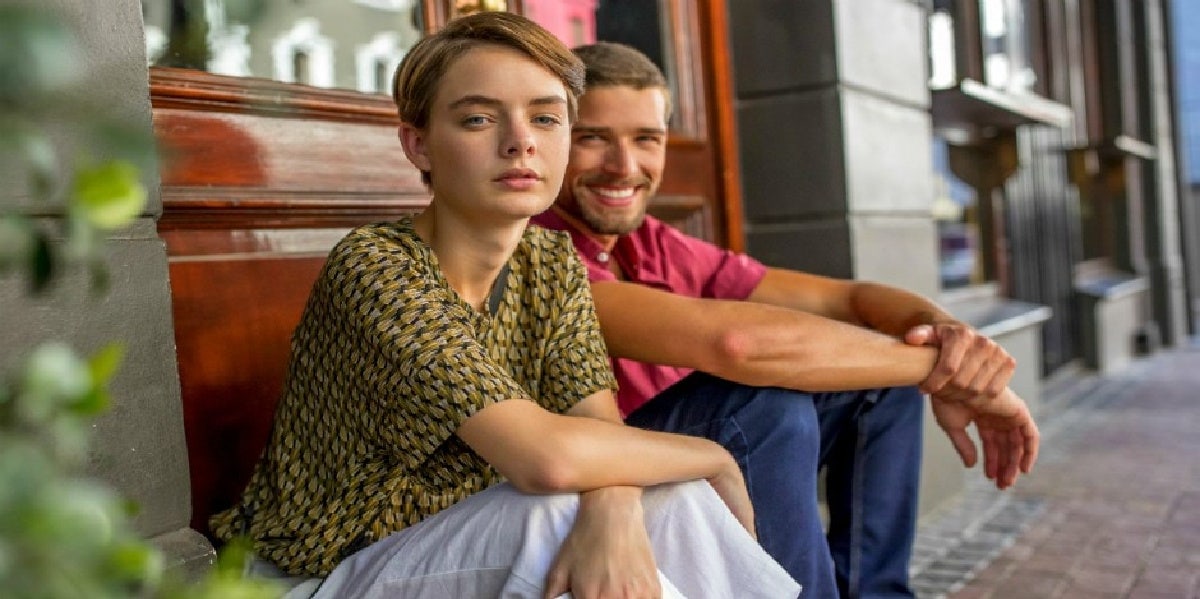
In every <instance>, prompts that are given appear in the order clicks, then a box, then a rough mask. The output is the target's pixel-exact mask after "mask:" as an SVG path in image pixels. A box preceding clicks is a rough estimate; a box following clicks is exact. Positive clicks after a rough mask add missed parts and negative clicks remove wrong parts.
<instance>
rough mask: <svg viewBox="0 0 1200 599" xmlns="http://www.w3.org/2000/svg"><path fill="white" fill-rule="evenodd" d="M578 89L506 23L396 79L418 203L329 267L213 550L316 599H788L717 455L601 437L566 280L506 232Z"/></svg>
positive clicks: (601, 367)
mask: <svg viewBox="0 0 1200 599" xmlns="http://www.w3.org/2000/svg"><path fill="white" fill-rule="evenodd" d="M582 81H583V68H582V65H581V64H580V63H579V61H578V59H576V58H575V57H574V56H573V55H572V54H571V53H570V51H569V50H568V49H567V48H566V47H564V46H563V45H562V44H561V43H560V42H558V41H557V40H556V39H555V38H554V37H553V36H551V35H550V34H549V33H547V32H546V31H545V30H543V29H541V28H540V27H538V26H537V25H535V24H533V23H532V22H530V21H528V20H526V19H524V18H522V17H519V16H516V15H512V14H508V13H483V14H479V15H475V16H471V17H465V18H462V19H459V20H456V21H454V22H452V23H450V24H449V25H448V26H447V27H446V28H445V29H443V30H442V31H441V32H439V33H437V34H435V35H433V36H431V37H429V38H426V39H424V40H422V41H421V42H420V43H418V44H417V45H416V46H415V47H414V48H413V49H412V50H411V51H410V52H409V54H408V55H407V56H406V57H405V59H404V61H403V62H402V64H401V65H400V68H399V70H398V71H397V76H396V83H395V97H396V102H397V105H398V106H399V110H400V118H401V121H402V123H403V124H402V125H401V127H400V140H401V142H402V145H403V147H404V151H405V154H406V156H407V157H408V159H409V160H410V161H412V163H413V164H414V165H416V167H417V168H418V169H420V170H421V172H422V174H423V177H424V179H425V181H426V183H427V184H428V185H429V186H430V188H431V189H432V191H433V200H432V202H431V203H430V206H429V208H428V209H426V210H425V211H424V212H422V213H421V214H419V215H417V216H415V217H413V218H411V219H402V220H400V221H397V222H390V223H381V224H376V225H371V226H366V227H362V228H359V229H357V230H355V231H353V232H351V233H350V234H349V235H348V236H347V237H346V238H344V239H343V240H342V241H341V242H339V243H338V245H337V246H336V247H335V248H334V249H333V251H332V252H331V253H330V255H329V259H328V261H327V264H326V266H325V268H324V270H323V271H322V273H321V276H320V277H319V279H318V281H317V283H316V285H315V286H314V288H313V292H312V296H311V297H310V299H309V301H308V305H307V307H306V308H305V312H304V315H303V317H302V319H301V323H300V325H299V326H298V328H297V330H296V332H295V335H294V337H293V341H292V357H291V363H290V366H289V372H288V377H287V382H286V384H285V390H284V395H283V398H282V399H281V402H280V406H279V409H278V412H277V414H276V417H275V426H274V430H273V431H272V435H271V439H270V441H269V444H268V447H267V450H266V451H265V453H264V455H263V457H262V459H261V460H260V462H259V464H258V467H257V468H256V471H255V474H254V477H253V478H252V480H251V482H250V484H249V486H248V488H247V490H246V492H245V494H244V496H243V500H242V502H241V504H240V505H238V506H236V507H235V508H233V509H231V510H229V511H228V512H225V513H222V514H219V515H218V516H216V517H214V519H213V530H214V531H215V532H216V534H217V535H218V536H219V537H221V538H224V539H228V538H231V537H232V536H235V535H238V534H248V535H249V536H250V537H251V538H252V539H253V541H254V543H255V549H256V551H257V553H258V554H259V555H260V556H262V557H264V558H266V559H269V560H270V561H271V562H273V563H274V564H276V565H277V566H278V567H279V568H281V569H282V570H284V571H285V572H287V573H289V574H292V575H305V576H328V578H327V579H326V580H325V582H324V583H323V584H322V586H321V588H320V589H319V590H318V596H321V597H360V596H365V597H464V598H465V597H497V596H504V597H510V596H513V597H540V596H547V597H553V596H556V595H559V594H560V593H563V592H566V591H568V590H570V591H571V592H572V593H573V595H574V596H575V597H596V596H612V595H614V594H616V595H619V596H630V597H657V596H660V595H663V594H665V595H666V596H677V595H672V593H678V592H682V593H683V594H684V595H687V596H692V597H732V596H738V597H756V596H757V597H788V596H795V595H796V594H797V593H798V591H799V587H798V586H797V585H796V584H795V582H793V581H792V580H791V579H790V578H789V577H788V576H787V574H786V573H785V572H784V571H783V570H782V569H781V568H780V567H779V566H778V565H777V564H776V563H775V562H773V561H772V560H771V559H770V557H769V556H767V555H766V554H765V553H764V552H763V551H762V550H761V549H760V548H759V547H758V545H757V544H756V543H755V542H754V540H753V537H752V536H751V535H752V533H753V530H754V524H753V514H752V512H751V509H750V502H749V498H748V497H747V494H746V490H745V485H744V483H743V481H742V479H741V475H740V473H739V470H738V467H737V464H736V463H734V461H733V459H732V458H731V457H730V455H729V454H728V453H727V452H726V451H725V450H724V449H723V448H722V447H721V446H719V445H717V444H716V443H713V442H711V441H708V440H705V439H701V438H696V437H686V436H677V435H670V434H663V433H653V432H646V431H640V430H636V429H632V428H629V427H626V426H624V425H623V424H622V423H621V421H620V418H619V415H618V412H617V408H616V404H615V401H614V399H613V387H614V382H613V378H612V374H611V372H610V371H609V365H608V358H607V355H606V352H605V348H604V343H603V340H602V338H601V336H600V333H599V328H598V326H597V323H596V317H595V314H594V310H593V307H592V304H591V296H590V293H589V291H588V283H587V277H586V274H585V272H584V269H583V266H582V264H581V263H579V262H578V260H577V259H576V258H575V254H574V249H573V248H572V246H571V242H570V240H569V239H568V238H567V237H566V236H565V235H560V234H557V233H551V232H548V231H545V230H542V229H539V228H536V227H529V228H527V227H526V225H527V223H528V220H529V218H530V217H531V216H533V215H535V214H538V213H539V212H541V211H543V210H545V209H546V208H547V207H548V206H549V205H550V204H551V203H552V202H553V201H554V198H555V196H556V194H557V192H558V189H559V186H560V185H561V182H562V176H563V172H564V170H565V168H566V162H567V155H568V149H569V145H570V127H571V122H572V120H573V118H574V114H575V101H576V97H577V96H578V94H579V93H580V92H581V88H582ZM505 481H507V482H505ZM682 481H694V482H685V483H682V484H667V483H676V482H682ZM705 481H707V482H705ZM644 488H645V489H646V492H645V493H644V494H643V489H644ZM747 531H749V533H750V534H748V532H747ZM331 572H332V574H331ZM672 583H673V584H672Z"/></svg>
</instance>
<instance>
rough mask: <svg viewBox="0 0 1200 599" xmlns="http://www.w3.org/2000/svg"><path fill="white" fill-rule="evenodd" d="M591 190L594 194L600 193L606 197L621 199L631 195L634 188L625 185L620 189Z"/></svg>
mask: <svg viewBox="0 0 1200 599" xmlns="http://www.w3.org/2000/svg"><path fill="white" fill-rule="evenodd" d="M592 191H594V192H596V195H601V196H604V197H606V198H612V199H614V200H623V199H625V198H628V197H631V196H633V192H634V188H632V187H625V188H622V189H598V188H592Z"/></svg>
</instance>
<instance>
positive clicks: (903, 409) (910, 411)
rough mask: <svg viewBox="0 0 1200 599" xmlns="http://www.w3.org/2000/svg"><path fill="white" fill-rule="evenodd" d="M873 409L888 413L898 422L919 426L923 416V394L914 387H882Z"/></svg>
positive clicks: (877, 411)
mask: <svg viewBox="0 0 1200 599" xmlns="http://www.w3.org/2000/svg"><path fill="white" fill-rule="evenodd" d="M876 404H877V405H876V406H875V408H874V411H875V412H876V413H884V414H888V415H890V417H891V419H893V420H895V421H897V422H898V423H903V424H908V425H912V426H918V427H919V426H920V425H921V422H922V420H923V419H924V416H925V395H924V394H923V393H921V390H920V389H918V388H916V387H912V386H909V387H891V388H888V389H884V390H883V393H882V394H881V395H880V397H879V400H878V401H877V402H876Z"/></svg>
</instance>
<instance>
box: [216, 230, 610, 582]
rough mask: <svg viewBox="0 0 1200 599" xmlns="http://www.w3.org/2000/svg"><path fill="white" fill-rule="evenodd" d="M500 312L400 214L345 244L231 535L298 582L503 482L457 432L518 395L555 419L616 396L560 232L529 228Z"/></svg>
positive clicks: (222, 534)
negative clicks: (462, 282) (589, 400)
mask: <svg viewBox="0 0 1200 599" xmlns="http://www.w3.org/2000/svg"><path fill="white" fill-rule="evenodd" d="M508 267H509V269H510V270H509V274H508V277H507V279H506V280H505V281H504V282H503V283H504V285H505V288H504V290H503V295H502V296H501V299H500V303H499V305H498V307H497V309H496V310H495V313H494V314H488V313H485V312H479V311H476V310H474V309H472V308H471V306H469V305H468V304H467V303H466V302H464V301H462V300H461V299H460V298H459V297H458V295H457V293H455V292H454V291H453V290H452V289H451V288H450V286H449V285H448V284H447V283H446V280H445V279H444V278H443V276H442V273H441V269H440V268H439V267H438V262H437V258H436V257H435V256H434V254H433V252H432V251H430V249H429V247H428V246H427V245H425V243H424V242H423V241H421V239H420V238H419V237H418V236H417V235H416V234H415V233H414V232H413V229H412V222H411V220H409V219H403V220H401V221H399V222H394V223H383V224H376V225H370V226H366V227H361V228H359V229H357V230H355V231H352V232H351V233H350V234H349V235H347V236H346V237H345V238H344V239H342V240H341V241H340V242H339V243H338V244H337V246H336V247H334V249H333V251H332V252H330V255H329V259H328V261H327V262H326V264H325V268H324V270H322V272H321V275H320V277H319V278H318V279H317V282H316V284H315V285H314V287H313V291H312V295H311V296H310V297H309V300H308V305H307V306H306V307H305V309H304V315H303V316H302V317H301V320H300V324H299V326H298V327H297V328H296V331H295V333H294V335H293V336H292V354H291V361H290V364H289V366H288V374H287V380H286V382H285V384H284V391H283V397H282V398H281V400H280V404H279V408H278V410H277V411H276V414H275V423H274V428H273V429H272V431H271V438H270V440H269V442H268V444H267V448H266V450H265V451H264V453H263V456H262V458H261V459H260V460H259V462H258V464H257V466H256V468H255V471H254V475H253V477H252V478H251V480H250V483H249V485H248V486H247V488H246V490H245V492H244V494H243V497H242V501H241V503H240V504H239V505H238V506H236V507H234V508H232V509H230V510H228V511H226V512H223V513H220V514H218V515H216V516H214V517H213V519H212V521H211V524H212V529H213V532H214V533H215V534H216V535H217V536H218V537H219V538H221V539H225V540H228V539H230V538H231V537H233V536H235V535H239V534H248V535H249V536H250V537H251V538H252V539H253V541H254V547H255V550H256V552H257V553H258V554H259V555H260V556H262V557H264V558H267V559H270V560H271V561H273V562H275V563H276V564H277V565H278V566H279V567H280V568H282V569H283V570H284V571H286V572H288V573H291V574H294V575H321V576H323V575H326V574H328V573H329V572H330V571H331V570H332V569H333V568H334V567H335V566H336V565H337V564H338V562H339V561H341V560H342V559H343V558H344V557H346V556H347V555H349V554H350V553H352V552H354V551H356V550H358V549H361V548H362V547H365V546H366V545H368V544H370V543H371V542H374V541H376V540H379V539H381V538H383V537H384V536H386V535H388V534H389V533H392V532H395V531H397V530H400V529H403V528H405V527H407V526H412V525H413V524H416V523H418V522H420V521H421V520H423V519H424V518H426V517H428V516H431V515H433V514H435V513H437V512H439V511H441V510H443V509H446V508H448V507H450V506H451V505H454V504H455V503H457V502H458V501H461V500H462V499H464V498H466V497H468V496H469V495H471V494H473V493H478V492H479V491H482V490H483V489H486V488H487V487H489V486H491V485H493V484H495V483H497V482H500V481H501V480H502V477H501V476H500V474H499V473H498V472H496V470H495V469H494V468H492V467H491V466H489V465H488V464H487V463H486V462H484V461H483V459H481V458H480V457H479V456H478V455H476V454H475V453H474V452H473V451H472V450H471V449H470V448H469V447H468V446H467V445H466V444H465V443H463V442H462V440H460V439H459V438H458V437H456V436H454V431H455V430H457V429H458V427H459V425H460V424H462V422H463V421H464V420H466V419H467V418H468V417H470V416H471V415H473V414H475V413H476V412H478V411H479V410H481V409H482V408H484V407H485V406H487V405H489V404H491V403H494V402H499V401H503V400H506V399H512V398H527V399H531V400H533V401H536V402H537V403H538V404H539V405H541V406H542V407H544V408H546V409H547V410H550V411H553V412H557V413H562V412H565V411H567V410H568V409H570V408H571V406H572V405H574V404H575V403H576V402H578V401H579V400H581V399H583V398H584V397H587V396H588V395H591V394H593V393H596V392H598V391H600V390H603V389H611V388H614V387H615V382H614V380H613V377H612V373H611V371H610V369H609V363H608V358H607V355H606V352H605V347H604V341H603V338H602V337H601V336H600V329H599V326H598V324H597V322H596V315H595V310H594V308H593V306H592V301H591V292H590V289H589V287H588V282H587V272H586V270H585V269H584V267H583V264H582V263H580V262H579V260H578V258H576V256H575V249H574V248H573V247H572V245H571V240H570V238H568V237H567V236H566V235H564V234H560V233H555V232H550V231H546V230H544V229H541V228H538V227H529V229H528V230H527V231H526V233H525V235H524V237H523V239H522V240H521V242H520V244H519V245H518V247H517V249H516V252H515V253H514V254H513V256H512V258H510V259H509V261H508Z"/></svg>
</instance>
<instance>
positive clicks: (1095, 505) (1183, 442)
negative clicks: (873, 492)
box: [912, 344, 1200, 599]
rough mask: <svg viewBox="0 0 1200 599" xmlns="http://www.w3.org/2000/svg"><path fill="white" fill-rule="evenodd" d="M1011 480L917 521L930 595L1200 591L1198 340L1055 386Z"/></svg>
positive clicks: (917, 555)
mask: <svg viewBox="0 0 1200 599" xmlns="http://www.w3.org/2000/svg"><path fill="white" fill-rule="evenodd" d="M1048 395H1049V397H1048V399H1047V409H1046V410H1044V413H1043V414H1042V415H1040V416H1039V423H1040V425H1041V429H1042V433H1043V444H1042V450H1041V458H1040V459H1039V461H1038V464H1037V466H1036V467H1035V469H1034V472H1033V473H1032V474H1030V475H1028V476H1026V477H1022V478H1021V480H1020V481H1018V483H1017V485H1016V487H1015V488H1013V489H1011V490H1009V491H1005V492H999V491H996V490H995V489H994V488H991V487H988V486H987V485H986V484H984V483H985V482H986V481H984V480H983V477H982V475H978V476H972V480H971V482H970V483H969V484H968V490H967V492H966V493H964V494H963V497H962V498H961V499H960V500H956V501H954V502H952V503H951V505H948V506H945V507H943V508H939V509H938V510H937V511H936V512H935V513H933V514H930V515H929V516H927V517H926V518H924V519H923V520H922V522H921V525H920V527H919V531H918V540H917V545H916V548H915V552H914V558H913V564H912V569H913V575H914V576H913V585H914V588H915V590H916V591H917V593H918V596H919V597H921V598H922V599H927V598H929V599H932V598H938V597H949V598H951V599H1008V598H1013V599H1018V598H1019V599H1038V598H1048V599H1049V598H1053V599H1073V598H1077V597H1079V598H1082V597H1088V598H1099V599H1105V598H1110V597H1111V598H1118V597H1120V598H1130V599H1134V598H1136V599H1200V345H1196V344H1193V345H1192V346H1190V347H1186V348H1182V349H1175V350H1172V351H1169V352H1160V353H1158V354H1156V355H1154V356H1151V357H1149V358H1145V359H1142V360H1139V361H1137V362H1135V363H1134V364H1133V365H1132V366H1130V367H1129V368H1128V369H1126V370H1125V371H1123V372H1121V373H1120V374H1117V375H1115V376H1110V377H1103V378H1102V377H1097V376H1094V375H1093V376H1090V377H1084V378H1081V379H1077V380H1075V381H1074V382H1073V383H1071V384H1070V385H1067V386H1066V388H1063V389H1056V390H1052V391H1051V393H1049V394H1048Z"/></svg>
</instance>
